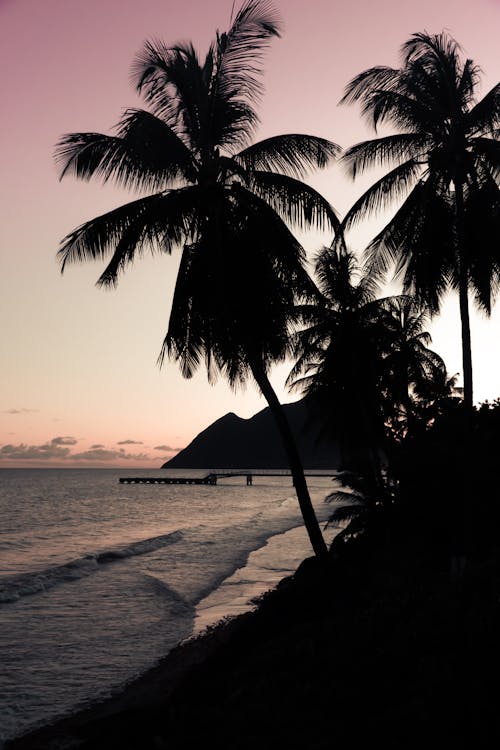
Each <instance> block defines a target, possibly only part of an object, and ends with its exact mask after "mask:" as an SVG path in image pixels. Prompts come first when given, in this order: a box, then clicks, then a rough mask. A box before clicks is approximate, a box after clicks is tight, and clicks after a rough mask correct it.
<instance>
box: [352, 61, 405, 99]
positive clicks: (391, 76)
mask: <svg viewBox="0 0 500 750" xmlns="http://www.w3.org/2000/svg"><path fill="white" fill-rule="evenodd" d="M398 84H399V71H398V70H396V69H395V68H389V67H387V66H383V65H379V66H376V67H374V68H369V69H368V70H365V71H363V73H360V74H359V75H357V76H355V77H354V78H352V79H351V80H350V81H349V83H348V84H347V86H346V87H345V89H344V95H343V96H342V99H341V100H340V104H352V103H353V102H356V101H359V100H360V99H361V100H362V99H364V98H365V97H366V96H369V95H370V94H372V93H373V91H377V90H382V89H392V88H395V87H397V86H398Z"/></svg>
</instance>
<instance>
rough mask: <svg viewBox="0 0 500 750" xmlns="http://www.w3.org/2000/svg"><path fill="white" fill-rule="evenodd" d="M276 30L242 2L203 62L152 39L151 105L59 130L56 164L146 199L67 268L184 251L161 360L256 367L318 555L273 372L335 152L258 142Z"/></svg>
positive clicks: (140, 80)
mask: <svg viewBox="0 0 500 750" xmlns="http://www.w3.org/2000/svg"><path fill="white" fill-rule="evenodd" d="M279 26H280V24H279V18H278V17H277V15H276V13H275V12H274V10H273V8H272V6H271V4H270V3H268V2H266V1H265V0H246V2H244V3H243V5H242V7H241V9H240V10H239V11H238V13H237V14H236V15H235V17H234V19H233V21H232V24H231V27H230V29H229V31H228V32H227V33H219V32H217V35H216V39H215V41H214V42H213V43H212V45H211V46H210V48H209V51H208V53H207V55H206V58H205V60H204V61H202V62H200V60H199V58H198V55H197V53H196V51H195V49H194V48H193V46H192V45H191V44H189V43H180V44H176V45H174V46H171V47H167V46H165V45H164V44H163V43H161V42H158V41H155V42H147V43H146V44H145V46H144V49H143V50H142V52H141V53H140V54H139V55H138V57H137V58H136V60H135V63H134V67H133V77H134V79H135V82H136V85H137V89H138V91H139V93H140V94H142V95H143V97H144V98H145V100H146V102H147V104H148V106H149V110H148V111H145V110H142V109H129V110H127V111H126V112H125V114H124V116H123V117H122V119H121V121H120V122H119V124H118V128H117V134H116V135H115V136H108V135H101V134H96V133H76V134H70V135H66V136H64V137H63V138H62V139H61V140H60V142H59V144H58V148H57V152H56V158H57V159H58V160H59V161H60V162H61V164H62V172H61V176H64V175H66V174H68V173H71V172H72V173H73V174H75V175H76V176H77V177H80V178H83V179H88V178H90V177H94V176H97V177H100V178H101V179H102V180H103V181H104V182H106V181H107V180H109V179H114V180H115V181H116V182H118V183H120V184H122V185H124V186H126V187H129V188H135V189H137V190H139V191H141V192H145V191H146V192H148V193H149V194H147V195H145V196H144V195H143V196H141V197H139V198H138V199H137V200H135V201H133V202H131V203H127V204H126V205H124V206H122V207H120V208H117V209H115V210H113V211H110V212H109V213H106V214H104V215H103V216H99V217H98V218H95V219H92V220H91V221H88V222H86V223H85V224H83V225H81V226H80V227H78V228H77V229H76V230H75V231H73V232H72V233H71V234H69V235H68V236H67V237H66V238H65V239H64V240H63V243H62V247H61V249H60V251H59V254H60V258H61V260H62V270H64V268H65V266H66V264H67V263H70V262H76V261H85V260H89V259H95V258H104V257H105V255H107V254H108V252H110V251H112V255H111V259H110V260H109V263H108V265H107V267H106V268H105V270H104V272H103V273H102V275H101V276H100V278H99V281H98V283H99V284H103V285H113V284H116V282H117V279H118V276H119V274H120V272H121V271H122V270H123V269H124V268H125V267H126V266H127V265H128V264H129V263H131V262H132V261H133V260H134V259H135V258H136V257H137V255H140V254H141V253H142V252H143V250H145V249H146V248H150V249H151V250H153V251H155V250H157V251H160V252H166V253H170V252H171V251H172V249H173V248H174V247H175V246H180V247H181V248H182V255H181V261H180V268H179V272H178V276H177V281H176V286H175V292H174V298H173V302H172V309H171V314H170V320H169V324H168V330H167V335H166V337H165V341H164V344H163V348H162V351H161V354H160V357H159V361H160V364H161V363H162V362H163V359H164V357H165V356H166V355H168V356H169V357H172V358H174V359H175V360H177V361H178V362H179V364H180V367H181V371H182V373H183V375H184V376H185V377H191V375H192V374H193V372H194V371H195V370H196V368H197V367H198V366H199V365H200V364H201V362H202V361H203V360H204V361H205V363H206V366H207V371H208V376H209V379H210V380H213V379H214V378H215V377H216V375H217V374H218V373H222V374H223V375H225V376H226V377H227V378H228V380H229V382H230V384H231V385H232V386H236V385H237V384H238V383H243V382H244V381H245V380H246V379H247V377H248V375H249V373H252V375H253V377H254V379H255V381H256V382H257V384H258V386H259V388H260V389H261V391H262V393H263V395H264V396H265V398H266V399H267V401H268V403H269V406H270V408H271V410H272V412H273V414H274V416H275V418H276V421H277V424H278V427H279V429H280V431H281V435H282V438H283V441H284V446H285V448H286V452H287V456H288V460H289V464H290V468H291V472H292V475H293V480H294V484H295V489H296V493H297V497H298V500H299V504H300V508H301V511H302V514H303V517H304V522H305V525H306V528H307V531H308V533H309V537H310V540H311V543H312V546H313V549H314V551H315V553H316V554H317V555H324V554H325V553H326V546H325V543H324V540H323V537H322V534H321V531H320V529H319V525H318V523H317V520H316V516H315V513H314V509H313V507H312V504H311V500H310V497H309V493H308V489H307V484H306V481H305V477H304V472H303V469H302V465H301V461H300V458H299V454H298V452H297V448H296V446H295V443H294V440H293V437H292V434H291V432H290V428H289V426H288V423H287V420H286V417H285V414H284V412H283V410H282V407H281V405H280V403H279V401H278V398H277V396H276V394H275V393H274V391H273V389H272V387H271V384H270V382H269V379H268V371H269V367H270V365H271V364H272V363H274V362H276V361H280V360H281V359H283V358H284V356H285V355H286V353H287V351H288V346H289V326H290V323H291V322H292V321H293V314H294V306H295V302H296V301H297V300H298V299H300V298H302V297H303V295H307V294H308V293H309V291H310V280H309V277H308V276H307V273H306V271H305V269H304V260H305V258H304V252H303V249H302V247H301V246H300V244H299V243H298V242H297V240H296V239H295V237H294V236H293V234H292V233H291V231H290V228H289V226H290V227H294V226H295V227H299V228H302V227H305V226H309V225H314V226H316V227H320V228H329V229H333V230H334V229H335V228H336V227H337V226H338V220H337V218H336V215H335V213H334V211H333V209H332V208H331V206H330V205H329V204H328V203H327V201H325V200H324V199H323V198H322V197H321V196H320V195H319V193H317V192H316V191H315V190H313V189H312V188H310V187H309V186H308V185H307V184H305V183H303V182H302V181H301V179H300V178H302V177H303V176H304V175H305V174H306V173H307V172H308V171H309V170H311V169H314V168H321V167H324V166H326V164H327V163H329V161H330V160H331V159H332V158H333V157H335V156H336V155H337V154H338V152H339V149H338V147H337V146H336V145H335V144H334V143H331V142H330V141H327V140H325V139H321V138H316V137H313V136H310V135H299V134H288V135H279V136H275V137H271V138H268V139H266V140H263V141H260V142H258V143H254V144H253V145H250V141H251V137H252V134H253V132H254V130H255V127H256V125H257V123H258V117H257V113H256V109H255V105H256V103H257V102H258V100H259V97H260V94H261V81H260V75H261V72H262V69H261V60H262V55H263V52H264V51H265V49H266V47H267V46H268V44H269V42H270V40H271V39H272V37H274V36H278V35H279Z"/></svg>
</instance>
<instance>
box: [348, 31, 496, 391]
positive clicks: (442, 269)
mask: <svg viewBox="0 0 500 750" xmlns="http://www.w3.org/2000/svg"><path fill="white" fill-rule="evenodd" d="M478 82H479V69H478V67H477V65H475V64H474V62H473V61H472V60H470V59H465V60H463V59H462V58H461V54H460V48H459V46H458V45H457V43H456V42H455V41H454V40H453V39H452V38H451V37H450V36H448V35H447V34H445V33H441V34H436V35H430V34H427V33H419V34H414V35H413V36H412V37H411V38H410V39H409V40H408V41H407V42H406V43H405V44H404V45H403V47H402V49H401V67H400V68H397V69H395V68H390V67H385V66H378V67H374V68H370V69H369V70H366V71H364V72H363V73H361V74H360V75H358V76H356V77H355V78H354V79H353V80H352V81H350V83H349V84H348V86H347V87H346V92H345V95H344V97H343V102H346V103H350V102H355V101H359V102H360V103H361V109H362V113H363V115H364V116H365V117H367V118H368V120H369V121H370V123H371V124H372V126H373V127H374V128H375V129H377V127H378V126H379V125H385V126H389V127H391V128H394V129H395V130H396V131H398V132H396V133H395V134H391V135H386V136H383V137H379V138H375V139H373V140H370V141H366V142H363V143H359V144H357V145H355V146H353V147H351V148H350V149H348V150H347V152H346V153H345V154H344V161H345V163H346V165H347V167H348V171H349V172H350V174H351V175H352V176H353V177H355V176H356V175H357V174H358V173H361V172H363V171H364V170H365V169H367V168H369V167H380V168H386V167H387V168H389V171H388V172H387V173H386V174H384V175H383V177H381V178H380V179H379V180H378V181H377V182H375V183H374V184H373V185H372V186H371V187H370V188H369V189H368V190H367V191H366V192H365V193H364V194H363V195H362V196H361V197H360V198H359V199H358V201H357V202H356V203H355V204H354V206H353V207H352V208H351V210H350V211H349V213H348V215H347V217H346V219H345V226H346V227H349V226H352V225H354V224H355V223H356V222H357V221H359V220H360V219H361V218H362V217H364V216H366V214H367V213H370V212H373V211H378V210H382V209H386V208H389V207H391V206H392V205H393V203H394V202H395V201H396V202H398V203H399V204H400V207H399V209H398V210H397V212H396V213H395V215H394V216H393V217H392V219H391V220H390V221H389V222H388V224H387V225H386V226H385V227H384V229H383V230H382V231H381V232H380V233H379V234H378V235H377V236H376V237H375V238H374V240H373V241H372V242H371V244H370V246H369V248H368V250H367V257H368V262H369V267H370V269H371V272H372V274H374V275H375V276H377V277H380V276H383V275H384V274H385V273H386V271H387V270H388V269H389V268H390V267H394V266H395V273H396V276H397V277H399V278H401V279H402V281H403V289H404V291H405V292H407V293H412V294H415V295H416V296H417V298H418V299H419V300H421V301H422V302H423V303H424V304H425V305H426V306H427V307H428V308H429V309H430V310H431V311H432V312H437V311H438V310H439V308H440V305H441V301H442V297H443V294H444V293H445V292H446V291H447V290H448V289H454V290H458V291H459V294H460V310H461V318H462V338H463V357H464V380H465V391H466V394H465V399H466V402H467V403H468V404H469V405H470V406H471V405H472V363H471V354H470V330H469V311H468V298H467V295H468V291H469V290H471V291H472V293H473V295H474V299H475V302H476V303H477V305H478V306H479V307H480V308H481V309H482V310H484V311H485V312H486V313H488V314H489V312H490V311H491V305H492V299H493V298H494V295H495V293H496V291H497V289H498V284H499V280H500V248H499V246H498V241H497V239H496V238H497V237H498V230H499V229H500V212H499V198H500V194H499V176H500V171H499V167H500V145H499V141H498V135H499V132H500V131H499V126H500V84H497V85H496V86H494V87H493V88H492V89H491V91H489V92H488V93H487V94H486V96H485V97H484V98H483V99H481V100H479V101H477V99H476V92H477V87H478Z"/></svg>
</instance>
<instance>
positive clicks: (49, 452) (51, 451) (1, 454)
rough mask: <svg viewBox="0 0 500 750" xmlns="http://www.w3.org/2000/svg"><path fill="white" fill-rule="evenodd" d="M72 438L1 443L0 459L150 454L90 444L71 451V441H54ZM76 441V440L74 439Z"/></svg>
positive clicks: (137, 458)
mask: <svg viewBox="0 0 500 750" xmlns="http://www.w3.org/2000/svg"><path fill="white" fill-rule="evenodd" d="M61 439H62V440H74V438H54V440H52V441H51V442H50V443H43V445H26V444H25V443H20V444H19V445H12V444H8V445H3V446H1V447H0V461H54V460H56V461H64V462H67V461H97V462H109V461H117V460H119V461H148V460H150V459H151V456H148V455H147V454H146V453H127V452H126V451H125V449H124V448H120V449H119V450H106V449H105V448H104V446H98V445H97V444H96V445H95V446H92V448H90V449H89V450H87V451H82V452H80V453H71V451H70V449H69V448H68V447H67V445H74V443H73V442H71V443H63V444H60V443H56V442H54V441H56V440H61ZM75 442H76V440H75Z"/></svg>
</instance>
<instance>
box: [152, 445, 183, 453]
mask: <svg viewBox="0 0 500 750" xmlns="http://www.w3.org/2000/svg"><path fill="white" fill-rule="evenodd" d="M154 450H155V451H167V453H174V452H175V451H181V450H182V448H172V447H171V446H170V445H155V447H154Z"/></svg>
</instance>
